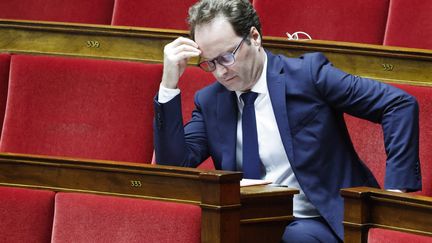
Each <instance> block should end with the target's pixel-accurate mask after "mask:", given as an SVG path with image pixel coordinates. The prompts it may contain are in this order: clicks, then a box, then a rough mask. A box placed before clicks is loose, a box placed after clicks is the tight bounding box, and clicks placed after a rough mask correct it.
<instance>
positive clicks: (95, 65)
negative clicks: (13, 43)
mask: <svg viewBox="0 0 432 243" xmlns="http://www.w3.org/2000/svg"><path fill="white" fill-rule="evenodd" d="M161 76H162V66H161V65H160V64H143V63H137V62H123V61H107V60H95V59H81V58H65V57H49V56H26V55H16V56H13V57H12V58H11V73H10V89H9V95H8V104H7V108H6V115H5V122H4V123H5V125H4V130H3V137H2V140H1V143H0V151H3V152H14V153H28V154H41V155H54V156H70V157H81V158H90V159H105V160H118V161H131V162H144V163H150V161H151V157H152V151H153V135H152V123H153V97H154V94H155V93H156V91H157V90H158V87H159V82H160V80H161Z"/></svg>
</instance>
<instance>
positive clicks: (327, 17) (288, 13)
mask: <svg viewBox="0 0 432 243" xmlns="http://www.w3.org/2000/svg"><path fill="white" fill-rule="evenodd" d="M196 1H197V0H185V1H173V0H157V1H156V0H92V1H87V0H81V1H78V2H76V1H74V2H73V3H72V2H70V1H66V0H61V1H58V0H56V1H41V0H12V1H1V2H0V18H6V19H25V20H45V21H61V22H77V23H87V24H105V25H120V26H137V27H150V28H164V29H180V30H186V29H187V22H186V19H187V10H188V8H189V7H190V6H191V5H192V4H194V3H195V2H196ZM251 2H253V5H254V6H255V8H256V10H257V12H258V14H259V16H260V19H261V21H262V28H263V34H264V36H278V37H287V34H286V33H287V32H288V33H290V34H292V33H295V32H298V31H303V32H306V33H308V34H309V35H310V36H311V37H312V38H313V39H318V40H334V41H347V42H358V43H367V44H378V45H390V46H402V47H413V48H424V49H432V15H430V13H431V12H432V2H431V1H429V0H412V1H406V0H349V1H344V0H327V1H320V0H304V1H297V0H272V1H268V0H254V1H251Z"/></svg>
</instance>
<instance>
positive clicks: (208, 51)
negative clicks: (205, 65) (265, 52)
mask: <svg viewBox="0 0 432 243" xmlns="http://www.w3.org/2000/svg"><path fill="white" fill-rule="evenodd" d="M194 37H195V42H196V43H197V44H198V47H199V49H200V50H201V51H202V52H203V53H202V55H201V57H202V58H205V59H212V58H214V57H217V56H218V55H220V54H221V53H223V52H226V51H229V50H230V49H232V48H233V45H235V43H236V42H237V40H238V38H239V37H238V36H237V35H236V33H235V31H234V29H233V27H232V25H231V24H230V23H229V22H228V21H226V20H225V19H223V18H217V19H214V20H213V21H211V22H210V23H205V24H201V25H198V26H196V28H195V36H194Z"/></svg>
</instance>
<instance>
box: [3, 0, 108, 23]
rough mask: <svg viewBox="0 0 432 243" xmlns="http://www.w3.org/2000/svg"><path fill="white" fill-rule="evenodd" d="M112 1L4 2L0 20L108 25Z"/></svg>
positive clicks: (37, 0) (26, 0)
mask: <svg viewBox="0 0 432 243" xmlns="http://www.w3.org/2000/svg"><path fill="white" fill-rule="evenodd" d="M113 6H114V0H92V1H88V0H74V1H70V0H4V1H0V18H4V19H21V20H43V21H60V22H75V23H86V24H110V23H111V16H112V11H113Z"/></svg>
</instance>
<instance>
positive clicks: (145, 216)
mask: <svg viewBox="0 0 432 243" xmlns="http://www.w3.org/2000/svg"><path fill="white" fill-rule="evenodd" d="M55 212H56V213H55V216H54V226H53V235H52V240H53V241H54V242H128V243H129V242H167V243H168V242H176V243H181V242H184V243H194V242H201V208H200V207H199V206H196V205H189V204H181V203H172V202H162V201H152V200H144V199H132V198H120V197H111V196H100V195H91V194H81V193H57V195H56V199H55Z"/></svg>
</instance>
